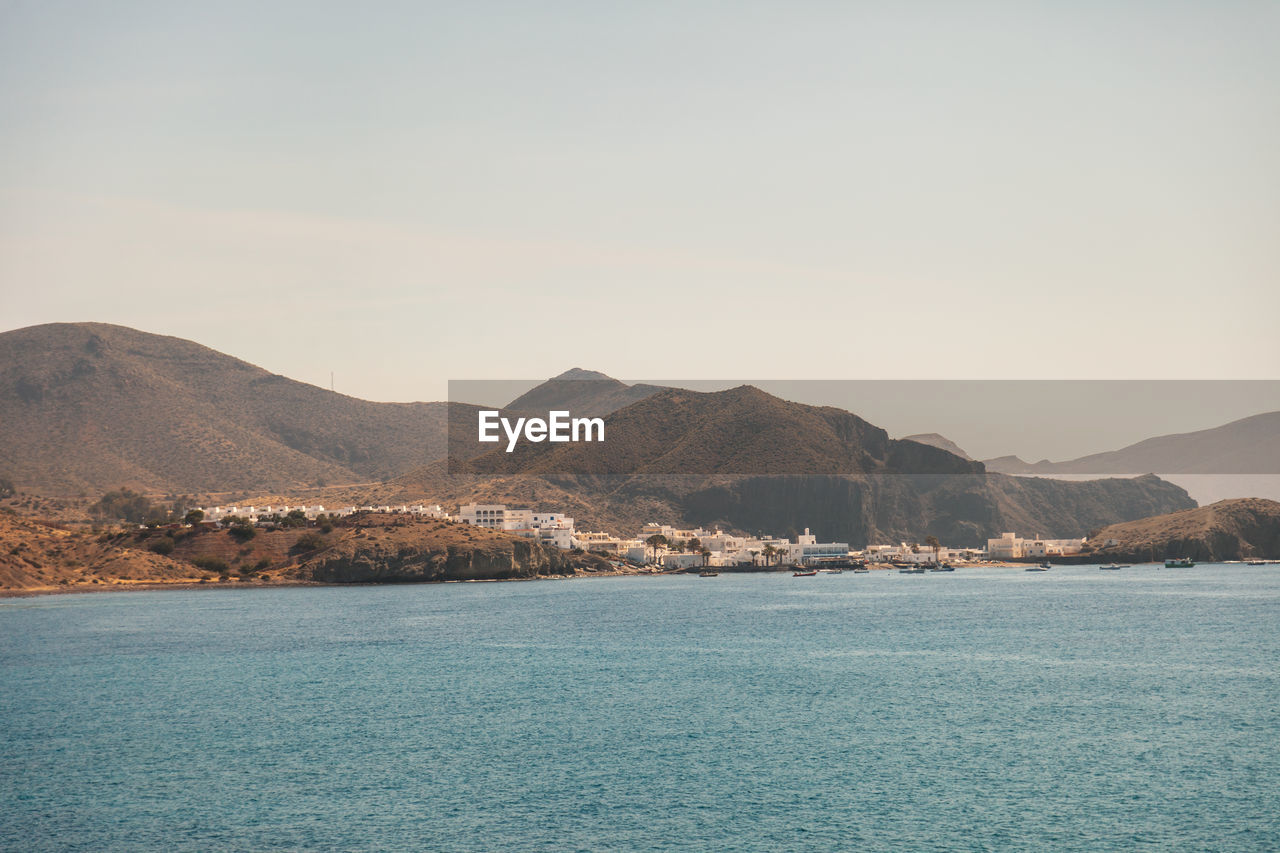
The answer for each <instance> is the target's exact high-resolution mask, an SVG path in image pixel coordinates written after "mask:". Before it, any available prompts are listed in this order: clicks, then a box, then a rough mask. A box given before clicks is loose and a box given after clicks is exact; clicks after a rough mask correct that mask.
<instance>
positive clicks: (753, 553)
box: [747, 548, 760, 566]
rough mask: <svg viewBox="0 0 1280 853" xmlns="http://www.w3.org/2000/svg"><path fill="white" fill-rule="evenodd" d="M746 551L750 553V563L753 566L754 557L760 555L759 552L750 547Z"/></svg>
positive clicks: (754, 562)
mask: <svg viewBox="0 0 1280 853" xmlns="http://www.w3.org/2000/svg"><path fill="white" fill-rule="evenodd" d="M747 553H748V554H750V555H751V565H753V566H754V565H755V564H756V557H758V556H760V552H759V551H757V550H755V549H754V548H752V549H751V550H750V551H748V552H747Z"/></svg>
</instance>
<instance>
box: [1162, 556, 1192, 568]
mask: <svg viewBox="0 0 1280 853" xmlns="http://www.w3.org/2000/svg"><path fill="white" fill-rule="evenodd" d="M1195 565H1196V561H1195V560H1189V559H1187V558H1186V557H1177V558H1173V557H1171V558H1169V559H1167V560H1165V561H1164V567H1165V568H1166V569H1194V568H1195Z"/></svg>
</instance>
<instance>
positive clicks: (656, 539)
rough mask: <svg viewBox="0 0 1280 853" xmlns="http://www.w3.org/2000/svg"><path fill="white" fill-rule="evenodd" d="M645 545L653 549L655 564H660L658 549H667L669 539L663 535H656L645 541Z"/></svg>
mask: <svg viewBox="0 0 1280 853" xmlns="http://www.w3.org/2000/svg"><path fill="white" fill-rule="evenodd" d="M644 543H645V544H646V545H648V546H649V547H650V548H651V549H653V562H655V563H656V562H658V549H659V548H665V547H666V546H667V537H665V536H663V535H662V534H661V533H655V534H653V535H652V536H650V537H649V538H648V539H646V540H644Z"/></svg>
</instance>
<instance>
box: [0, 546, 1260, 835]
mask: <svg viewBox="0 0 1280 853" xmlns="http://www.w3.org/2000/svg"><path fill="white" fill-rule="evenodd" d="M1278 661H1280V570H1277V569H1276V568H1274V567H1273V568H1257V567H1245V566H1200V567H1197V568H1195V569H1179V570H1167V569H1162V568H1157V567H1155V566H1136V567H1134V568H1131V569H1125V570H1123V571H1121V572H1099V571H1098V570H1097V569H1096V568H1093V567H1059V568H1055V569H1053V571H1051V572H1047V573H1042V574H1036V573H1024V572H1020V571H1017V570H1010V569H981V570H960V571H958V572H956V573H954V574H932V575H924V576H914V575H900V574H897V573H885V572H877V573H872V574H869V575H855V574H849V573H846V574H843V575H820V576H818V577H815V578H792V577H791V576H790V575H786V574H764V575H740V576H734V575H722V576H721V577H718V578H714V579H700V578H697V577H692V576H685V577H658V578H648V577H631V578H608V579H593V580H559V581H546V582H530V583H485V584H445V585H422V586H387V587H357V588H293V589H243V590H240V589H233V590H223V589H218V590H207V591H206V590H200V591H166V592H134V593H128V592H125V593H97V594H87V595H59V596H50V597H42V598H26V599H10V600H6V601H3V602H0V732H2V733H3V753H2V754H0V847H2V848H3V849H6V850H24V851H25V850H92V851H110V850H122V851H124V850H127V851H137V850H165V851H171V850H220V849H234V850H272V849H287V850H294V849H321V850H450V851H453V850H460V851H461V850H476V851H505V850H590V851H595V850H768V851H774V850H833V851H834V850H841V851H844V850H930V851H951V850H957V851H970V850H975V851H976V850H1082V851H1085V850H1087V851H1105V850H1276V849H1280V711H1278V707H1280V674H1278V671H1277V662H1278Z"/></svg>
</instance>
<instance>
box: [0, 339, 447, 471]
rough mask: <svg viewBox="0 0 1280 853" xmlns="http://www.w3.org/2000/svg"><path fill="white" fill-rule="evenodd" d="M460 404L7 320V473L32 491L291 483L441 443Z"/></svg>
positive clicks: (208, 353) (372, 466) (1, 363)
mask: <svg viewBox="0 0 1280 853" xmlns="http://www.w3.org/2000/svg"><path fill="white" fill-rule="evenodd" d="M450 405H452V406H453V408H458V409H465V408H467V407H466V406H463V405H461V404H444V403H371V402H367V401H364V400H357V399H355V398H352V397H347V396H345V395H342V394H335V393H333V392H331V391H327V390H325V389H322V388H317V387H315V386H313V385H307V384H305V383H302V382H296V381H294V380H291V379H286V378H285V377H283V376H278V375H275V374H272V373H269V372H267V371H265V370H263V369H262V368H259V367H255V366H253V365H251V364H248V363H247V362H244V361H241V360H239V359H236V358H232V357H231V356H227V355H223V354H222V353H219V352H216V351H214V350H211V349H209V348H207V347H203V346H200V345H199V344H196V343H192V342H191V341H186V340H182V339H180V338H173V337H165V336H160V335H152V334H147V333H145V332H139V331H136V330H133V329H128V328H125V327H122V326H112V325H107V324H103V323H56V324H51V325H44V326H32V327H29V328H25V329H18V330H16V331H11V332H5V333H3V334H0V473H2V474H5V475H7V476H9V477H11V478H12V479H13V480H14V481H15V482H16V483H17V484H18V485H19V487H21V488H23V489H24V490H26V491H36V492H47V493H64V494H74V493H77V492H81V491H87V492H91V493H93V492H101V491H103V490H105V489H108V488H114V487H117V486H122V485H123V486H130V487H132V488H135V489H141V490H145V491H152V492H205V491H228V490H263V491H266V490H271V491H287V490H290V489H296V488H299V487H307V486H316V485H320V484H324V483H354V482H363V481H368V480H373V479H381V478H385V477H390V476H392V475H395V474H398V473H401V472H403V471H406V470H409V469H411V468H413V467H414V466H417V465H422V464H424V463H426V462H427V461H429V460H431V459H435V458H439V457H441V456H443V455H444V453H445V446H446V435H447V412H448V411H449V408H450Z"/></svg>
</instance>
